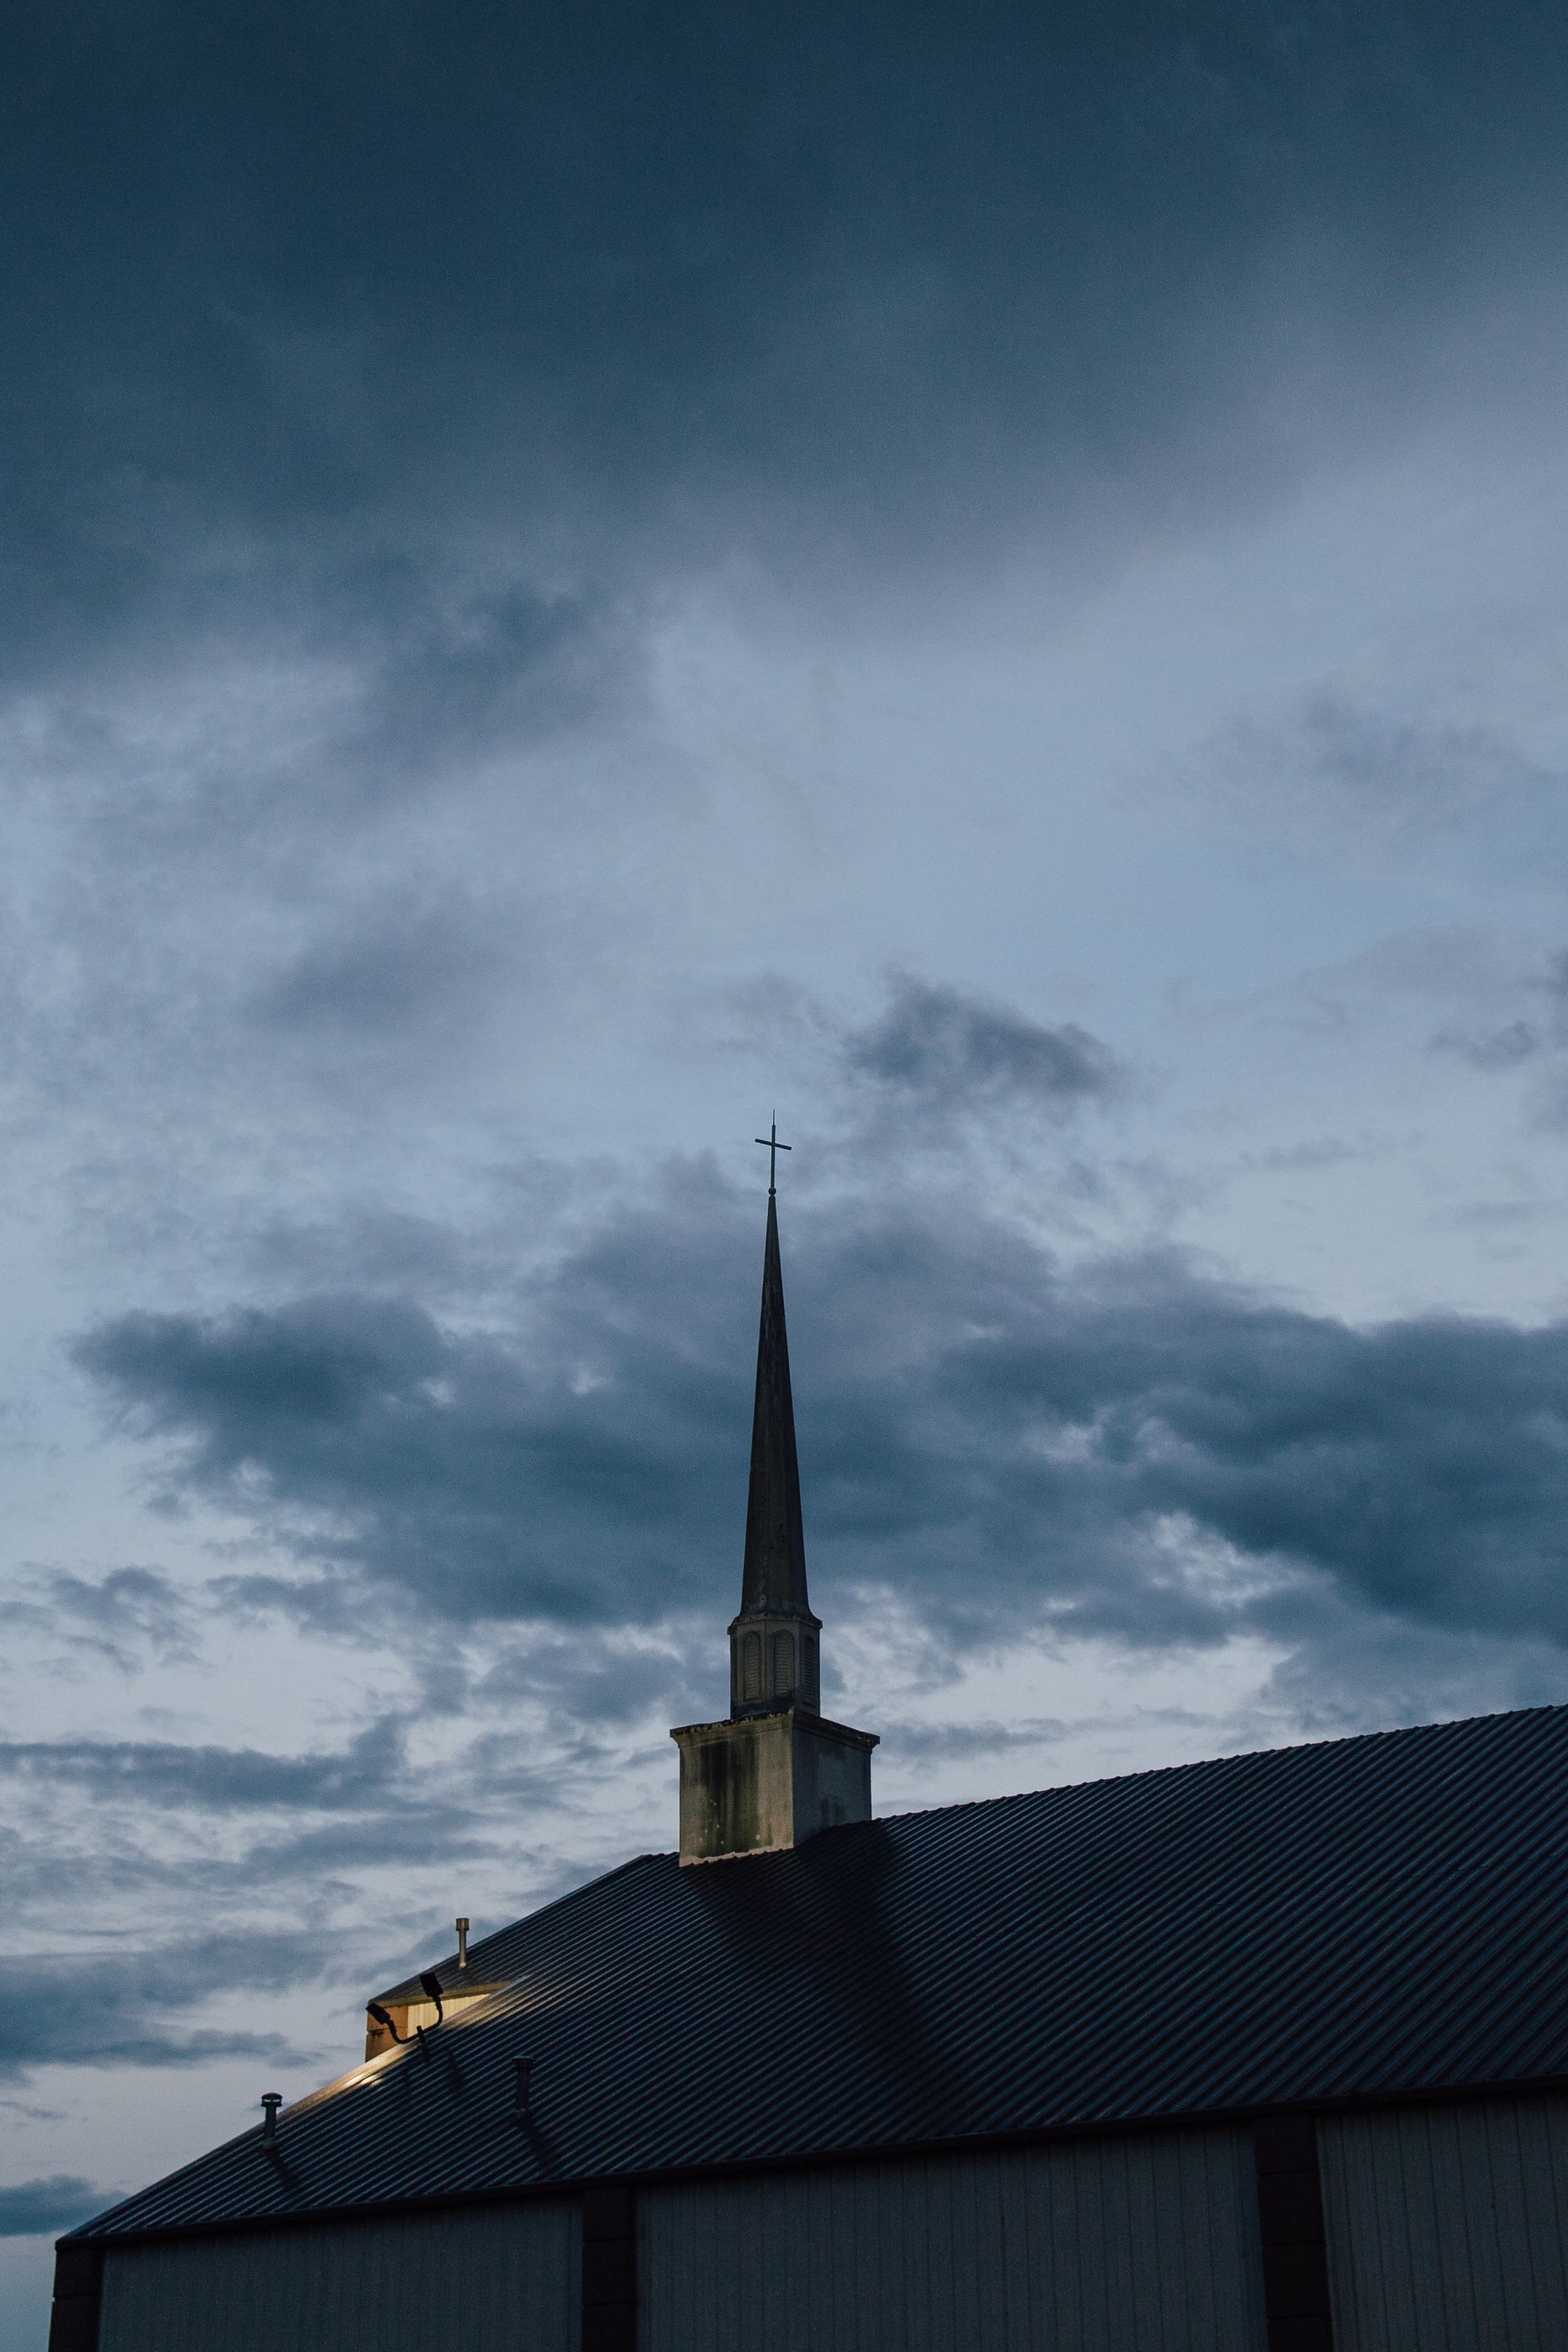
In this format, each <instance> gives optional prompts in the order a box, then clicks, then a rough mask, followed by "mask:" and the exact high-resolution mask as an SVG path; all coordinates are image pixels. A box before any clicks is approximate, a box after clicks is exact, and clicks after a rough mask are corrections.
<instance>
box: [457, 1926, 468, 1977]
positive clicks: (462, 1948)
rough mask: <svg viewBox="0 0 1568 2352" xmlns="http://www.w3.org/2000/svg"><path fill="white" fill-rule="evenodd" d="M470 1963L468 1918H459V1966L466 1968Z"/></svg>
mask: <svg viewBox="0 0 1568 2352" xmlns="http://www.w3.org/2000/svg"><path fill="white" fill-rule="evenodd" d="M467 1967H468V1921H467V1920H466V1919H459V1920H458V1968H459V1969H466V1968H467Z"/></svg>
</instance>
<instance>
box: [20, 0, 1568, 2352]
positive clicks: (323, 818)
mask: <svg viewBox="0 0 1568 2352" xmlns="http://www.w3.org/2000/svg"><path fill="white" fill-rule="evenodd" d="M5 47H6V49H7V51H8V55H7V57H6V59H5V67H6V69H5V73H4V75H3V76H0V88H3V90H4V97H3V100H0V104H3V107H4V110H5V122H4V135H3V136H0V174H3V175H4V180H5V219H6V222H7V225H8V226H7V235H6V236H5V239H4V241H3V243H0V313H3V324H4V333H3V341H0V352H3V353H4V357H3V361H0V399H3V402H4V429H3V431H0V485H3V488H0V496H3V499H4V517H5V523H4V536H3V540H0V748H3V762H4V766H3V772H4V778H5V802H4V807H5V849H4V856H3V858H0V908H3V917H4V921H3V929H0V957H3V966H0V969H3V971H4V977H5V988H6V994H7V999H8V1004H7V1018H6V1021H5V1055H4V1065H3V1069H4V1076H3V1084H0V1119H3V1122H4V1138H5V1165H6V1171H7V1182H6V1199H7V1203H8V1210H9V1214H8V1219H7V1223H6V1227H5V1240H4V1244H3V1255H0V1276H3V1279H4V1286H5V1301H4V1311H3V1313H0V1350H3V1354H0V1365H3V1376H0V1444H3V1446H4V1454H5V1470H6V1480H5V1496H6V1502H5V1517H4V1528H5V1538H4V1565H3V1569H0V1605H3V1607H4V1611H5V1639H4V1644H3V1648H0V1804H3V1807H4V1812H3V1815H0V1820H3V1823H4V1826H3V1827H0V1853H3V1855H4V1889H5V1900H4V1925H3V1934H4V1938H5V1946H6V1948H7V1951H8V1955H9V1957H8V1959H7V1962H6V1969H5V1984H6V1999H5V2003H4V2007H3V2012H0V2115H3V2116H4V2119H5V2131H4V2134H3V2135H0V2147H3V2148H4V2158H3V2162H0V2228H3V2229H4V2231H5V2233H6V2234H5V2238H4V2240H3V2242H0V2302H3V2303H5V2304H6V2305H7V2306H8V2308H9V2309H10V2310H11V2312H12V2314H13V2317H12V2318H11V2320H10V2321H9V2323H5V2324H0V2346H3V2347H4V2352H22V2347H35V2346H37V2345H39V2344H41V2342H42V2327H43V2320H42V2312H43V2308H44V2303H43V2298H44V2295H45V2293H46V2286H47V2270H48V2262H49V2253H48V2240H49V2237H50V2235H51V2234H52V2233H53V2232H54V2231H56V2230H57V2229H58V2228H60V2227H63V2226H65V2225H67V2224H68V2222H70V2221H73V2220H75V2219H77V2218H79V2216H80V2215H81V2214H82V2213H83V2212H84V2211H86V2210H91V2209H92V2207H93V2206H94V2205H95V2204H98V2203H101V2202H104V2201H106V2200H108V2198H109V2197H110V2195H111V2194H113V2193H116V2192H118V2191H120V2190H121V2189H126V2188H129V2187H131V2186H132V2185H135V2184H137V2183H140V2182H141V2181H143V2180H145V2179H149V2178H151V2177H153V2176H154V2175H156V2174H157V2173H158V2172H160V2171H162V2170H164V2169H166V2168H169V2167H171V2166H173V2165H174V2164H175V2163H176V2162H178V2161H180V2160H182V2159H183V2158H185V2157H187V2156H189V2155H191V2154H193V2153H195V2151H197V2150H198V2149H199V2148H201V2147H203V2146H205V2145H207V2144H209V2143H211V2142H212V2141H214V2140H216V2139H218V2138H222V2137H227V2136H228V2135H229V2134H231V2133H232V2132H234V2131H235V2130H237V2129H239V2128H242V2127H244V2126H245V2125H246V2124H247V2122H248V2121H249V2120H251V2119H252V2118H253V2117H254V2116H255V2114H256V2103H257V2101H258V2097H259V2095H260V2093H261V2092H262V2091H263V2090H264V2089H268V2088H271V2087H274V2086H276V2087H277V2088H279V2090H282V2091H283V2092H285V2093H286V2094H289V2095H293V2094H294V2093H296V2092H299V2091H300V2090H303V2089H305V2088H306V2087H308V2086H309V2085H310V2084H312V2083H314V2082H317V2081H319V2080H321V2079H322V2078H324V2077H325V2076H327V2075H330V2074H334V2073H336V2072H338V2071H340V2070H341V2068H342V2066H343V2065H344V2064H345V2063H350V2062H351V2061H352V2060H353V2056H354V2054H355V2048H356V2042H357V2037H358V2033H359V2032H360V2030H361V2012H362V2011H363V2001H364V2000H365V1998H366V1996H367V1995H368V1994H371V1993H374V1991H375V1990H377V1989H378V1987H379V1986H381V1985H382V1984H384V1983H385V1982H386V1981H388V1980H389V1979H395V1978H396V1977H398V1976H400V1975H401V1974H402V1973H403V1972H404V1971H405V1969H406V1968H408V1967H409V1966H410V1965H412V1964H416V1963H419V1962H422V1961H425V1960H427V1959H429V1958H434V1957H436V1956H437V1955H438V1954H440V1953H441V1952H444V1951H445V1950H447V1949H448V1948H449V1947H450V1940H451V1938H450V1922H451V1919H452V1917H453V1916H454V1914H455V1913H456V1912H458V1911H459V1910H461V1911H464V1912H467V1913H468V1914H469V1915H470V1916H472V1917H473V1918H474V1920H475V1922H476V1927H477V1928H483V1927H490V1926H493V1925H496V1924H499V1923H500V1922H501V1921H502V1920H504V1919H507V1918H510V1917H512V1916H516V1915H517V1914H518V1913H519V1912H520V1911H521V1910H522V1909H524V1908H526V1907H527V1906H530V1905H531V1904H532V1903H533V1902H535V1901H538V1900H540V1899H542V1898H544V1897H546V1896H548V1895H551V1894H552V1893H555V1892H558V1891H560V1890H561V1889H563V1887H565V1886H567V1885H571V1884H573V1883H574V1882H575V1881H577V1880H579V1879H581V1878H582V1877H584V1876H585V1875H588V1874H592V1873H594V1872H595V1871H597V1870H599V1869H602V1868H605V1867H607V1866H609V1865H611V1864H614V1863H616V1862H617V1861H619V1860H621V1859H623V1858H624V1857H626V1855H628V1854H630V1853H637V1852H641V1851H645V1850H647V1849H648V1848H650V1847H653V1848H661V1847H667V1846H668V1845H669V1844H670V1843H672V1842H673V1838H674V1832H675V1760H676V1759H675V1752H674V1750H673V1748H671V1746H670V1744H669V1741H668V1738H667V1737H666V1734H667V1730H668V1726H669V1725H670V1724H672V1723H679V1722H685V1721H689V1720H692V1719H700V1718H701V1717H706V1716H709V1715H711V1714H714V1713H717V1712H719V1711H720V1709H721V1706H722V1705H723V1703H724V1700H723V1694H724V1692H725V1688H726V1681H725V1673H726V1669H725V1662H724V1644H723V1627H724V1624H725V1622H726V1620H727V1618H728V1616H729V1614H730V1612H731V1609H732V1607H733V1605H734V1601H735V1596H736V1594H737V1591H738V1579H739V1568H740V1542H741V1534H742V1517H743V1507H744V1479H745V1458H746V1447H747V1441H748V1435H749V1414H750V1396H751V1377H752V1349H753V1347H754V1339H755V1312H756V1290H757V1283H758V1277H759V1274H760V1264H761V1246H762V1215H763V1184H764V1181H765V1161H764V1160H763V1155H762V1154H761V1153H759V1152H758V1151H757V1150H756V1149H755V1147H754V1145H753V1143H752V1137H753V1136H754V1135H755V1134H756V1133H757V1132H758V1131H759V1129H765V1127H766V1123H767V1120H768V1118H769V1116H770V1113H771V1112H772V1111H773V1108H775V1106H776V1108H777V1111H778V1116H779V1120H780V1130H781V1133H782V1134H783V1135H784V1136H785V1138H786V1139H788V1140H790V1141H791V1142H792V1143H793V1145H794V1147H795V1149H794V1151H793V1154H792V1156H791V1158H790V1159H789V1160H787V1161H786V1162H784V1163H783V1165H782V1172H781V1184H782V1187H783V1201H782V1211H783V1224H784V1263H785V1277H786V1284H787V1289H788V1297H789V1305H790V1315H791V1328H792V1341H793V1348H794V1356H795V1388H796V1397H797V1403H798V1408H799V1414H800V1436H801V1453H802V1459H803V1465H804V1473H805V1513H806V1528H807V1542H808V1558H809V1561H810V1564H811V1571H812V1578H813V1594H814V1599H815V1601H816V1605H817V1608H818V1609H819V1611H820V1612H821V1613H822V1614H823V1616H824V1617H825V1619H826V1624H827V1633H826V1643H825V1670H826V1704H827V1706H828V1707H829V1709H830V1710H831V1711H832V1712H833V1713H835V1714H836V1715H837V1716H839V1717H842V1718H843V1719H847V1720H848V1721H850V1722H853V1723H857V1724H864V1725H866V1726H867V1727H869V1728H873V1729H877V1730H879V1731H880V1732H881V1734H882V1738H883V1744H882V1746H881V1748H879V1751H878V1758H877V1776H878V1777H877V1791H878V1800H879V1807H880V1808H881V1809H882V1810H900V1809H902V1808H905V1807H908V1806H910V1805H920V1804H928V1803H931V1802H937V1801H943V1800H947V1799H952V1798H959V1797H965V1796H972V1795H985V1794H999V1793H1003V1792H1005V1791H1008V1790H1016V1789H1018V1788H1022V1787H1029V1786H1037V1785H1039V1784H1041V1783H1042V1782H1047V1781H1052V1780H1065V1779H1072V1778H1076V1777H1081V1776H1084V1775H1089V1774H1094V1773H1100V1772H1104V1771H1114V1770H1121V1769H1133V1768H1136V1767H1140V1766H1143V1765H1148V1764H1159V1763H1169V1762H1177V1761H1181V1760H1183V1759H1188V1758H1192V1757H1195V1756H1201V1755H1211V1754H1214V1753H1215V1752H1218V1751H1221V1750H1224V1749H1226V1748H1237V1747H1243V1746H1248V1745H1258V1744H1266V1743H1268V1742H1276V1741H1280V1740H1289V1739H1295V1738H1308V1737H1315V1736H1316V1737H1321V1736H1323V1735H1325V1734H1333V1733H1337V1732H1341V1731H1345V1730H1355V1729H1361V1728H1367V1727H1377V1726H1384V1725H1392V1724H1398V1723H1408V1722H1412V1721H1419V1720H1422V1719H1426V1718H1428V1717H1437V1716H1444V1715H1455V1714H1460V1713H1465V1712H1468V1711H1474V1710H1477V1709H1486V1708H1494V1707H1500V1706H1514V1705H1522V1704H1531V1703H1534V1702H1539V1701H1542V1700H1557V1699H1568V1580H1565V1578H1564V1573H1563V1563H1564V1554H1565V1549H1568V1513H1565V1508H1564V1506H1565V1504H1568V1209H1565V1204H1564V1195H1565V1185H1568V790H1565V781H1568V660H1565V656H1568V594H1565V591H1568V477H1565V474H1564V467H1563V423H1562V418H1563V388H1564V387H1563V363H1564V356H1565V352H1568V266H1565V264H1564V259H1563V256H1564V252H1565V251H1568V246H1565V241H1564V232H1565V230H1568V165H1565V163H1564V158H1563V142H1562V131H1561V126H1562V122H1563V118H1564V112H1565V110H1568V27H1565V26H1564V25H1563V20H1562V16H1561V12H1560V11H1559V10H1557V9H1554V8H1549V7H1545V6H1537V5H1533V4H1532V0H1500V5H1494V6H1492V7H1490V8H1488V9H1482V8H1480V7H1479V6H1472V7H1468V8H1456V7H1451V6H1446V5H1435V0H1422V5H1415V0H1368V4H1367V5H1363V6H1361V7H1358V8H1355V9H1353V10H1352V9H1342V8H1341V7H1339V6H1337V5H1327V0H1308V5H1305V6H1304V7H1300V8H1292V9H1287V8H1284V7H1281V6H1276V5H1271V0H1263V5H1258V4H1257V0H1247V5H1241V0H1208V5H1185V6H1177V5H1126V6H1123V7H1121V8H1120V9H1115V8H1112V9H1110V10H1108V9H1106V8H1105V7H1104V6H1087V5H1081V6H1078V7H1068V8H1058V9H1055V10H1048V11H1047V10H1041V9H1039V8H1035V7H1022V6H1010V5H1001V0H979V5H971V6H967V7H964V8H963V9H955V8H953V7H952V6H951V5H949V6H942V7H934V6H929V5H924V0H899V5H897V6H892V5H888V6H883V5H875V0H859V5H851V6H849V7H847V8H846V7H844V6H843V5H836V6H833V7H827V6H817V5H812V0H799V5H791V6H786V7H774V8H772V9H763V8H760V7H756V6H752V5H736V0H726V5H722V6H718V5H709V4H708V0H688V5H684V6H682V7H680V8H678V9H671V8H668V7H667V8H653V7H646V6H633V5H626V0H603V5H600V6H598V7H597V8H593V9H584V8H570V9H568V8H546V7H542V6H538V5H523V6H521V7H520V8H516V9H513V10H511V11H498V10H495V9H492V8H490V7H481V6H477V5H470V4H469V0H446V5H443V6H441V7H439V8H437V7H435V6H434V5H428V0H394V5H381V6H379V7H376V8H374V9H372V8H366V7H363V6H360V5H354V0H343V5H337V6H331V7H326V8H323V7H322V6H321V5H319V0H318V5H312V6H310V7H308V8H307V7H305V6H302V5H296V0H279V5H277V6H274V7H271V8H268V9H266V10H257V9H255V8H254V7H241V6H238V5H228V0H204V5H201V6H200V7H198V6H195V5H189V0H184V5H182V0H166V5H158V0H144V5H141V6H139V7H135V8H126V7H119V8H116V7H112V6H109V5H69V0H66V5H61V0H50V5H47V6H44V5H27V6H22V7H19V8H17V9H16V10H14V11H12V12H11V13H10V15H9V16H8V19H7V31H6V34H5ZM6 2324H8V2325H9V2327H10V2330H11V2332H10V2333H9V2334H6V2333H5V2325H6Z"/></svg>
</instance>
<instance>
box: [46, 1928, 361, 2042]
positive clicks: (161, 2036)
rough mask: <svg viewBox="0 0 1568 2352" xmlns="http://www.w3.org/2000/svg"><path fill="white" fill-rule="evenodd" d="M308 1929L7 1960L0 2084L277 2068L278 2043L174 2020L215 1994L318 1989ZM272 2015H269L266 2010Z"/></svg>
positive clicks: (316, 1941) (196, 1936) (316, 1938)
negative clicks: (50, 2077)
mask: <svg viewBox="0 0 1568 2352" xmlns="http://www.w3.org/2000/svg"><path fill="white" fill-rule="evenodd" d="M321 1960H322V1952H321V1937H320V1934H319V1933H317V1932H313V1931H312V1932H307V1931H305V1930H303V1929H300V1930H299V1931H298V1932H282V1933H279V1932H271V1933H268V1932H264V1931H257V1932H253V1933H245V1932H236V1933H227V1934H218V1935H210V1934H209V1935H203V1934H202V1933H201V1932H200V1929H199V1928H197V1929H195V1931H194V1932H193V1933H191V1934H190V1935H189V1936H188V1937H184V1938H182V1939H181V1940H180V1941H178V1942H174V1943H166V1944H159V1945H149V1946H147V1947H144V1948H142V1949H141V1950H139V1951H137V1950H126V1949H121V1950H119V1951H116V1952H115V1953H113V1954H112V1955H110V1956H100V1955H96V1954H93V1955H89V1956H87V1957H82V1956H79V1955H77V1954H72V1953H62V1954H56V1955H50V1956H47V1957H31V1956H29V1957H18V1956H16V1955H12V1956H10V1957H9V1958H7V1960H6V1963H5V1986H6V1999H5V2004H4V2007H3V2009H0V2077H15V2076H16V2075H17V2074H24V2073H26V2070H27V2069H28V2068H30V2067H33V2066H40V2065H50V2064H54V2065H68V2066H80V2065H99V2064H108V2063H120V2064H126V2065H136V2066H184V2065H192V2064H195V2063H200V2062H201V2061H202V2060H204V2059H207V2058H216V2057H253V2058H267V2059H269V2060H274V2061H281V2060H283V2059H285V2058H287V2057H289V2055H291V2054H292V2053H291V2051H290V2045H289V2042H288V2041H287V2040H286V2039H285V2037H284V2036H283V2035H281V2034H279V2033H276V2032H255V2031H250V2030H247V2029H246V2028H245V2027H243V2026H241V2027H226V2026H200V2025H196V2026H192V2025H190V2024H188V2023H185V2022H184V2021H182V2022H179V2023H172V2022H171V2020H174V2019H180V2018H181V2017H182V2012H189V2011H191V2009H192V2008H193V2007H194V2006H195V2004H196V2003H197V2002H199V2001H201V2000H205V1999H207V1998H208V1997H210V1996H211V1995H213V1994H215V1993H223V1992H239V1993H254V1994H256V1995H257V1996H258V2006H259V1997H262V1996H265V1997H266V1998H267V2000H268V2004H269V2006H270V2005H271V2004H273V2003H274V2002H275V1999H276V1996H277V1995H278V1994H279V1993H280V1992H283V1991H286V1990H289V1988H291V1987H293V1986H295V1985H300V1984H313V1983H319V1982H320V1980H321ZM271 2013H272V2014H276V2013H277V2012H276V2008H275V2006H272V2008H271Z"/></svg>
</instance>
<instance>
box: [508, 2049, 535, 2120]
mask: <svg viewBox="0 0 1568 2352" xmlns="http://www.w3.org/2000/svg"><path fill="white" fill-rule="evenodd" d="M511 2063H512V2065H513V2066H514V2068H515V2069H516V2076H517V2079H516V2083H515V2085H514V2088H513V2091H512V2100H511V2112H512V2115H513V2116H514V2117H515V2119H516V2120H517V2122H519V2123H520V2124H525V2123H526V2122H527V2121H528V2096H529V2087H530V2081H531V2076H532V2074H533V2061H532V2059H531V2058H514V2059H513V2060H512V2062H511Z"/></svg>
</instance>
